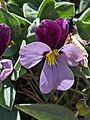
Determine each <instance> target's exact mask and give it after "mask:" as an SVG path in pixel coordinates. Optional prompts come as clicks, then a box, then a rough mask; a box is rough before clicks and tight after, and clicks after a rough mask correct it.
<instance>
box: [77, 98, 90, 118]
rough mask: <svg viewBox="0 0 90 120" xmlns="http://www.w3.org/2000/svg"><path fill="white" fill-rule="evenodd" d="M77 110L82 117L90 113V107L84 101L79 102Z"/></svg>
mask: <svg viewBox="0 0 90 120" xmlns="http://www.w3.org/2000/svg"><path fill="white" fill-rule="evenodd" d="M76 108H77V110H78V113H79V115H81V116H84V115H86V114H88V112H89V111H90V108H89V106H88V105H87V104H86V101H85V100H83V99H82V100H80V101H78V102H77V104H76Z"/></svg>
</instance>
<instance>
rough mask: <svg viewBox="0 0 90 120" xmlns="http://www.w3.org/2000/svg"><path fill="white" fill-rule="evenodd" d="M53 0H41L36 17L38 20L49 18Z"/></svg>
mask: <svg viewBox="0 0 90 120" xmlns="http://www.w3.org/2000/svg"><path fill="white" fill-rule="evenodd" d="M54 4H55V0H43V2H42V3H41V5H40V7H39V9H38V15H37V17H38V18H40V20H42V19H44V18H50V15H51V11H52V10H53V9H54Z"/></svg>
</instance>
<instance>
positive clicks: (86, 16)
mask: <svg viewBox="0 0 90 120" xmlns="http://www.w3.org/2000/svg"><path fill="white" fill-rule="evenodd" d="M76 25H77V28H78V32H79V34H80V36H81V37H82V38H83V39H85V40H89V39H90V8H88V9H87V10H86V11H85V12H84V13H83V14H82V15H81V16H80V17H79V19H78V21H76Z"/></svg>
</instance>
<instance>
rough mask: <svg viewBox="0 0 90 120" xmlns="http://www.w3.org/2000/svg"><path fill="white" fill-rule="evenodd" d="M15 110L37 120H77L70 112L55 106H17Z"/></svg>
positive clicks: (62, 107)
mask: <svg viewBox="0 0 90 120" xmlns="http://www.w3.org/2000/svg"><path fill="white" fill-rule="evenodd" d="M16 108H18V109H19V110H21V111H23V112H25V113H27V114H29V115H31V116H33V117H35V118H37V119H39V120H77V119H76V118H75V116H74V113H73V112H72V111H71V110H69V109H68V108H66V107H64V106H60V105H55V104H19V105H16Z"/></svg>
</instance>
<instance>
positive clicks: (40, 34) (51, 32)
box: [35, 19, 62, 49]
mask: <svg viewBox="0 0 90 120" xmlns="http://www.w3.org/2000/svg"><path fill="white" fill-rule="evenodd" d="M35 33H36V38H37V41H40V42H43V43H45V44H47V45H48V46H49V47H50V48H51V49H55V48H56V47H57V45H58V43H59V40H60V38H61V33H62V31H61V28H60V27H59V25H58V24H57V23H55V22H54V21H53V20H48V19H45V20H43V21H42V22H41V24H40V25H39V26H38V27H36V31H35Z"/></svg>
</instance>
